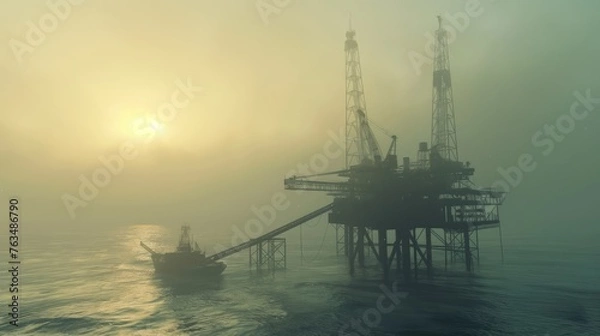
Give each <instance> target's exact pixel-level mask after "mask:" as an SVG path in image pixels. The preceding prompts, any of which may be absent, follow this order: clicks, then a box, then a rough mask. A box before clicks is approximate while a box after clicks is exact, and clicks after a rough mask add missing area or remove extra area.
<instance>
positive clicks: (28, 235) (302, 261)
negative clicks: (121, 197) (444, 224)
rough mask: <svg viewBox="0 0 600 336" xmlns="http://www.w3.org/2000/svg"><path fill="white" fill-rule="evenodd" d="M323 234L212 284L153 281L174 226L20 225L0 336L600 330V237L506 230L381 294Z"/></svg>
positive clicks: (238, 265)
mask: <svg viewBox="0 0 600 336" xmlns="http://www.w3.org/2000/svg"><path fill="white" fill-rule="evenodd" d="M321 229H323V232H324V233H323V234H324V236H323V237H325V238H323V239H321V238H318V239H317V238H313V239H308V238H307V237H305V238H304V240H303V242H302V252H300V242H299V239H298V237H299V235H298V232H297V231H298V229H295V230H293V231H296V232H290V233H289V234H288V243H287V244H288V246H287V249H288V255H287V264H288V268H287V270H285V271H277V272H274V273H273V272H263V273H258V272H256V271H255V270H251V269H250V268H249V265H248V252H247V251H243V252H240V253H238V254H236V255H233V256H231V257H229V258H227V259H226V260H225V261H226V263H227V264H228V268H227V269H226V270H225V272H224V274H223V276H222V277H221V278H220V279H217V280H213V281H198V280H194V279H168V278H166V279H165V278H160V277H157V276H155V274H154V271H153V267H152V263H151V260H150V258H149V254H148V253H147V252H146V251H145V250H143V249H142V248H141V247H140V246H139V241H140V240H143V241H144V242H145V243H147V244H148V245H150V246H153V247H156V249H157V250H158V251H169V250H171V249H173V248H174V246H175V244H176V241H177V235H178V234H179V232H178V231H177V230H173V228H169V229H167V228H165V227H161V226H157V225H131V226H129V227H123V228H121V229H115V230H107V231H106V232H105V233H104V234H86V233H83V232H81V233H53V234H41V233H40V234H36V233H35V232H24V233H23V236H22V237H21V241H22V244H21V248H22V254H21V256H20V258H21V260H22V264H21V274H20V291H19V298H20V301H19V304H20V314H21V315H20V318H19V327H14V326H11V325H9V324H8V318H7V313H8V311H9V308H8V307H7V304H8V303H10V301H9V300H10V294H9V293H8V282H9V279H8V276H6V273H5V276H3V277H2V283H3V284H4V286H3V288H4V291H5V292H4V293H3V294H0V298H2V300H4V301H5V302H6V303H7V304H4V303H2V304H1V305H0V306H2V307H4V308H3V310H4V312H3V313H2V315H3V316H4V318H3V319H2V321H3V323H2V325H1V326H0V335H78V336H79V335H131V336H135V335H140V336H141V335H216V336H218V335H224V336H226V335H257V336H258V335H264V336H267V335H277V336H285V335H290V336H293V335H315V336H316V335H353V336H354V335H365V334H369V335H408V336H413V335H414V336H421V335H422V336H442V335H448V336H450V335H481V336H492V335H523V336H546V335H547V336H560V335H578V336H588V335H589V336H592V335H600V264H599V261H600V252H599V249H598V246H597V245H596V246H594V245H593V244H581V245H571V246H563V245H561V244H558V243H555V242H549V241H539V242H538V243H536V242H535V239H534V241H529V239H533V238H534V237H527V236H520V237H510V236H505V237H504V249H505V253H504V255H505V258H504V262H502V261H501V258H500V251H499V243H498V241H497V239H494V238H493V237H492V236H493V235H490V237H488V240H489V241H486V240H485V239H482V240H481V249H480V258H481V259H480V260H481V263H480V265H479V266H477V270H476V271H475V272H474V273H472V274H467V273H466V272H464V270H463V269H464V265H462V264H457V265H455V266H452V267H450V269H449V270H448V271H446V272H444V271H443V268H444V260H443V253H442V254H441V255H440V254H435V255H434V258H435V259H436V265H437V266H438V269H440V268H441V270H440V271H439V272H436V275H435V276H434V277H433V278H432V279H427V278H426V277H425V275H424V274H422V275H419V278H418V281H411V282H399V283H393V284H389V285H388V286H387V287H385V289H384V288H382V287H381V285H382V282H381V276H380V272H379V270H378V269H377V267H376V266H370V267H368V268H367V269H366V270H364V271H362V270H357V273H356V275H355V276H354V277H350V276H349V275H348V269H347V265H346V262H345V260H344V257H342V256H338V255H336V251H335V232H334V229H333V228H329V229H328V228H326V224H322V225H321V227H319V228H313V229H312V230H313V231H314V230H321ZM305 230H307V231H308V230H309V229H305ZM196 233H197V232H196ZM0 238H2V239H3V240H6V241H8V239H5V238H7V237H5V236H2V237H0ZM212 238H213V237H211V239H209V238H205V239H204V240H202V239H199V244H200V245H201V247H202V246H206V245H209V244H211V243H213V242H212V241H211V240H212ZM221 238H223V237H221ZM213 244H214V243H213ZM207 250H210V249H207ZM367 260H368V261H369V262H370V263H371V264H373V257H372V256H370V257H368V258H367ZM394 292H395V293H401V294H402V293H404V294H402V295H394V294H393V293H394ZM385 293H388V296H386V294H385ZM389 293H392V295H393V296H395V298H396V302H394V301H392V300H391V299H390V297H389ZM399 298H401V299H399ZM364 319H366V320H364ZM365 321H368V323H366V322H365ZM353 323H354V326H353Z"/></svg>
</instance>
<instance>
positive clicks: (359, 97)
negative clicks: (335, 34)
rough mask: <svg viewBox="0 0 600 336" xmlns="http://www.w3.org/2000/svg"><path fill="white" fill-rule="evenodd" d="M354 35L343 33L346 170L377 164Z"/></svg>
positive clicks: (376, 150)
mask: <svg viewBox="0 0 600 336" xmlns="http://www.w3.org/2000/svg"><path fill="white" fill-rule="evenodd" d="M355 36H356V32H355V31H354V30H352V28H351V27H350V29H349V30H348V31H347V32H346V43H345V47H344V49H345V51H346V168H350V167H351V166H353V165H357V164H361V163H373V162H379V161H381V153H380V151H379V145H378V144H377V140H376V139H375V136H374V135H373V132H372V131H371V129H370V127H369V124H368V119H367V106H366V102H365V90H364V87H363V80H362V71H361V67H360V53H359V51H358V43H357V42H356V40H355V39H354V37H355Z"/></svg>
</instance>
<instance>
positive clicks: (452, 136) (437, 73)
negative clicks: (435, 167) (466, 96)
mask: <svg viewBox="0 0 600 336" xmlns="http://www.w3.org/2000/svg"><path fill="white" fill-rule="evenodd" d="M437 18H438V22H439V28H438V30H437V31H436V32H435V44H434V59H433V104H432V106H433V112H432V119H431V149H432V150H436V151H437V152H438V153H439V154H440V156H441V157H442V158H444V159H447V160H451V161H458V143H457V141H456V122H455V119H454V96H453V94H452V80H451V76H450V57H449V53H448V33H447V32H446V30H445V29H444V28H442V17H441V16H438V17H437Z"/></svg>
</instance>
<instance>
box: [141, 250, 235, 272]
mask: <svg viewBox="0 0 600 336" xmlns="http://www.w3.org/2000/svg"><path fill="white" fill-rule="evenodd" d="M152 262H153V264H154V270H155V271H156V273H160V274H170V275H193V276H218V275H221V274H222V273H223V271H225V269H226V268H227V265H225V264H224V263H222V262H214V261H208V260H207V259H205V258H200V257H199V256H197V255H195V254H194V253H167V254H156V255H153V256H152Z"/></svg>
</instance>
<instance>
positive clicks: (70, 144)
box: [0, 0, 600, 233]
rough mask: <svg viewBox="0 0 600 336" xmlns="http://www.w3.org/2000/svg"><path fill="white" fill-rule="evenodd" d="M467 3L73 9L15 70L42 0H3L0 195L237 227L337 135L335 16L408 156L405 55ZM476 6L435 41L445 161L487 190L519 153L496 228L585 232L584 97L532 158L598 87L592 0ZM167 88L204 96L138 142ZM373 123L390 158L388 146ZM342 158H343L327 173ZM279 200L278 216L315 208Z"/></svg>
mask: <svg viewBox="0 0 600 336" xmlns="http://www.w3.org/2000/svg"><path fill="white" fill-rule="evenodd" d="M59 2H60V1H59ZM282 2H284V1H282ZM467 2H468V1H462V0H461V1H459V0H451V1H450V0H444V1H441V0H438V1H433V0H429V1H400V0H377V1H374V0H373V1H365V0H362V1H359V0H344V1H342V0H328V1H316V0H312V1H308V0H306V1H301V0H296V1H291V2H290V4H289V5H287V6H285V7H284V8H282V9H281V10H280V11H279V12H278V13H272V14H270V15H268V17H267V21H268V24H266V23H265V21H264V20H263V19H262V18H261V14H260V13H259V11H258V10H257V7H256V4H257V2H256V0H228V1H223V0H222V1H207V0H202V1H199V0H194V1H188V0H185V1H184V0H180V1H166V0H165V1H148V0H144V1H141V0H130V1H116V0H106V1H100V0H86V1H83V2H82V4H80V5H77V6H75V5H73V6H70V7H71V9H70V13H68V14H66V15H64V20H63V19H59V20H58V24H57V26H56V27H55V28H54V29H53V27H50V28H48V29H50V32H48V33H46V34H45V35H46V36H45V37H43V38H39V36H38V40H39V41H41V42H39V45H36V46H32V47H27V48H29V49H27V52H25V53H24V54H23V55H20V56H23V57H22V62H20V61H19V59H20V58H21V57H20V56H19V55H16V53H15V52H14V50H13V49H14V47H15V45H16V44H15V43H17V44H19V43H20V44H19V45H20V46H21V48H23V45H24V44H26V43H28V42H27V41H28V40H27V34H28V30H30V29H31V28H30V26H28V21H31V22H34V25H35V26H36V27H40V25H39V21H40V18H41V17H42V16H44V15H47V14H48V13H52V11H51V10H50V9H49V8H48V6H47V4H46V1H42V0H39V1H38V0H36V1H33V0H20V1H3V2H2V4H0V13H2V14H0V15H2V28H3V29H2V31H1V34H0V40H3V41H5V42H4V43H5V46H6V48H4V49H3V52H2V54H0V62H2V64H3V68H2V69H3V75H2V76H1V77H0V84H1V85H2V90H1V91H0V94H1V100H0V101H1V104H2V108H1V109H0V116H1V118H0V189H1V190H0V194H2V198H3V199H7V198H8V197H9V196H10V195H18V196H19V197H20V198H21V199H22V203H23V210H22V212H23V216H24V218H26V219H27V222H28V225H30V226H31V227H35V228H40V229H42V228H53V229H54V228H56V229H61V230H65V229H73V228H75V227H80V228H81V227H84V228H88V227H89V228H93V227H99V226H102V227H103V226H117V225H127V224H132V223H156V224H164V225H179V224H181V223H182V222H183V221H188V222H190V223H194V225H197V226H203V227H205V228H207V229H208V228H210V229H211V230H212V229H214V230H221V231H227V230H228V228H229V227H230V226H231V225H233V224H243V223H244V222H245V221H247V220H248V219H250V218H252V217H253V216H254V215H253V213H252V212H251V210H250V208H251V206H252V205H257V206H261V205H264V204H268V203H269V202H270V199H271V197H272V196H273V195H274V194H275V193H276V192H279V191H282V190H283V178H284V176H285V175H286V173H288V172H289V171H290V170H291V169H293V168H295V167H296V165H297V164H298V163H309V162H310V160H311V158H313V157H314V155H316V154H318V153H322V152H323V146H324V144H325V143H327V141H330V139H331V137H330V135H329V132H334V133H338V130H339V128H340V127H341V126H343V123H344V99H345V97H344V49H343V45H344V39H345V31H346V30H347V28H348V16H349V13H350V12H352V17H353V18H352V21H353V27H354V28H355V29H356V31H357V40H358V42H359V46H360V51H361V60H362V68H363V75H364V83H365V91H366V100H367V110H368V113H369V116H370V118H371V119H372V120H373V121H374V122H375V123H377V124H379V125H382V126H384V127H385V128H386V129H387V130H388V132H390V133H392V134H396V135H397V136H398V139H399V147H398V154H399V156H405V155H408V156H411V157H412V158H414V157H415V155H416V149H417V144H418V142H419V141H429V140H430V124H431V67H430V66H429V65H428V64H425V65H423V66H422V67H420V72H421V73H420V74H417V71H416V68H415V67H414V66H413V64H412V63H411V60H410V58H409V56H408V55H409V53H410V52H411V51H412V52H415V53H420V54H422V55H426V52H425V49H426V46H427V42H428V40H427V37H426V34H427V33H428V32H432V31H433V30H434V29H435V28H436V26H437V21H436V19H435V16H436V15H438V14H445V13H448V14H455V13H458V12H464V11H465V4H466V3H467ZM265 3H271V1H270V0H265ZM280 3H281V2H280ZM479 8H480V9H479V10H480V11H482V12H481V15H479V16H478V17H471V18H470V19H469V22H468V24H464V26H463V27H461V30H462V31H459V32H458V33H457V35H456V39H455V40H454V41H453V42H452V43H451V44H450V48H451V52H450V54H451V67H452V74H453V85H454V97H455V104H456V114H457V115H456V121H457V125H458V141H459V155H460V157H461V159H463V160H468V161H470V162H471V163H472V165H473V166H474V167H475V168H476V182H478V183H480V184H484V185H490V184H492V183H493V182H494V181H496V180H497V179H499V178H500V175H499V173H498V172H497V169H498V168H499V167H507V166H509V165H514V164H516V162H517V160H518V158H519V156H520V155H521V154H523V153H531V155H532V156H533V157H534V158H535V161H536V162H537V164H538V166H537V167H536V169H535V170H534V171H533V172H530V173H525V175H524V177H523V181H522V183H521V184H519V185H518V186H517V187H516V188H515V189H514V191H513V192H511V193H510V195H509V197H508V199H507V202H506V204H505V206H504V207H503V212H502V214H503V217H502V219H503V223H504V225H505V227H507V230H509V231H510V230H512V231H513V232H515V231H518V230H520V228H521V227H527V228H530V229H533V230H541V229H542V225H549V226H550V227H551V230H550V231H552V230H554V231H556V232H561V231H562V230H566V229H564V228H562V225H564V226H565V227H568V228H569V230H570V229H572V228H574V227H576V226H577V227H582V228H585V229H586V230H592V231H585V232H596V233H597V232H598V230H597V229H591V228H590V227H591V226H592V225H595V226H594V227H597V224H598V223H597V220H596V219H595V218H594V219H593V218H592V213H593V210H595V209H594V208H595V206H596V204H597V201H598V196H597V195H598V194H597V193H596V189H598V187H600V183H599V181H600V179H599V178H598V166H599V162H600V160H599V159H598V147H597V144H598V140H599V136H598V134H599V130H600V115H599V114H600V104H598V105H597V106H596V110H593V111H592V112H590V113H589V115H588V116H587V117H586V118H585V119H584V120H581V121H576V123H575V129H574V130H573V131H572V132H571V133H569V134H567V135H565V138H564V140H562V142H557V141H555V144H556V147H555V148H554V149H553V150H552V151H551V153H550V154H549V155H547V156H544V155H543V154H542V152H543V150H544V149H546V147H536V146H534V145H533V144H532V140H531V138H532V136H533V135H534V134H535V133H536V132H537V131H538V130H542V131H543V127H544V125H545V124H554V123H555V122H556V120H557V118H558V117H560V116H561V115H564V114H568V112H569V109H570V106H571V104H572V103H573V101H575V97H574V96H573V92H574V91H576V90H579V91H580V92H582V93H583V92H585V90H586V89H591V95H592V96H593V97H600V83H599V81H598V78H599V70H600V68H599V66H598V55H600V37H599V36H598V34H597V32H598V31H599V29H600V23H599V22H598V20H597V15H598V13H599V12H600V3H599V2H597V1H593V0H589V1H584V0H578V1H575V0H573V1H558V0H555V1H551V0H543V1H542V0H527V1H517V0H514V1H510V0H504V1H502V0H496V1H492V0H481V1H480V6H479ZM51 23H52V22H51V21H48V23H45V24H46V25H50V24H51ZM29 34H31V33H29ZM11 41H12V42H11ZM15 41H18V42H15ZM34 42H36V44H37V42H38V41H34ZM178 80H179V81H181V82H184V83H185V82H187V81H188V80H189V81H190V82H191V83H192V84H193V86H201V87H202V88H203V92H202V93H195V95H194V97H193V99H191V100H190V102H189V104H188V105H187V106H186V107H185V108H181V109H178V110H177V112H176V116H175V117H174V119H173V120H171V121H169V122H165V123H163V125H162V131H161V133H160V134H157V135H156V136H155V137H154V138H152V140H151V141H150V142H149V143H144V140H147V139H148V138H147V134H146V135H143V134H140V133H142V132H141V130H142V129H147V130H150V128H148V127H150V123H149V122H148V119H142V123H143V124H141V125H139V124H138V125H137V128H136V125H135V120H136V119H139V118H147V117H148V116H153V115H154V116H156V114H157V109H158V108H159V107H160V106H161V104H163V103H164V102H168V101H170V99H171V96H172V95H173V94H174V92H175V93H177V92H179V91H178V90H179V89H178V86H177V85H176V84H175V83H176V81H178ZM177 94H179V93H177ZM180 98H181V99H182V100H185V95H183V96H181V97H180ZM375 132H376V135H377V136H378V138H379V142H380V144H381V146H382V147H384V148H386V149H387V146H388V145H389V138H387V137H386V136H385V134H383V133H382V132H379V131H378V130H375ZM542 138H548V137H547V136H545V135H544V136H542V137H541V138H540V139H542ZM127 141H130V142H131V143H133V144H134V146H135V148H136V150H138V154H139V155H138V157H137V158H135V159H133V160H129V161H126V162H125V164H124V168H123V171H122V172H121V173H120V174H118V175H116V176H112V178H111V181H110V182H109V183H108V184H107V185H106V186H105V187H102V188H100V189H99V193H98V195H97V196H96V197H95V198H94V199H93V200H91V201H90V202H88V205H87V206H86V207H80V208H77V209H76V217H75V218H71V216H69V213H68V211H67V209H66V207H65V205H64V203H63V199H62V198H61V197H62V196H63V195H64V194H66V193H68V194H71V195H74V196H77V195H78V188H79V186H80V183H81V182H80V180H79V178H80V176H82V175H83V176H85V177H86V178H87V179H91V177H92V174H93V172H94V171H95V170H96V169H97V168H100V167H102V164H101V163H100V161H99V157H100V156H110V155H114V154H116V153H118V150H119V147H120V146H122V145H123V144H124V143H126V142H127ZM334 147H335V146H333V147H332V148H334ZM334 149H335V148H334ZM342 167H343V160H342V159H341V158H340V159H334V160H330V162H329V165H328V167H327V168H328V169H331V170H333V169H338V168H342ZM286 195H288V199H289V201H290V204H291V206H290V209H289V210H286V211H283V212H281V213H278V218H277V219H278V223H283V222H284V221H286V220H290V219H293V218H295V217H296V216H298V215H301V214H303V213H305V212H308V211H310V210H311V209H312V208H314V207H316V206H318V205H320V204H325V203H326V202H327V200H328V199H327V197H326V196H324V195H320V194H312V193H304V194H300V195H296V194H293V193H291V192H286ZM1 211H2V210H1V209H0V212H1ZM544 230H545V231H548V229H545V228H544Z"/></svg>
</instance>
